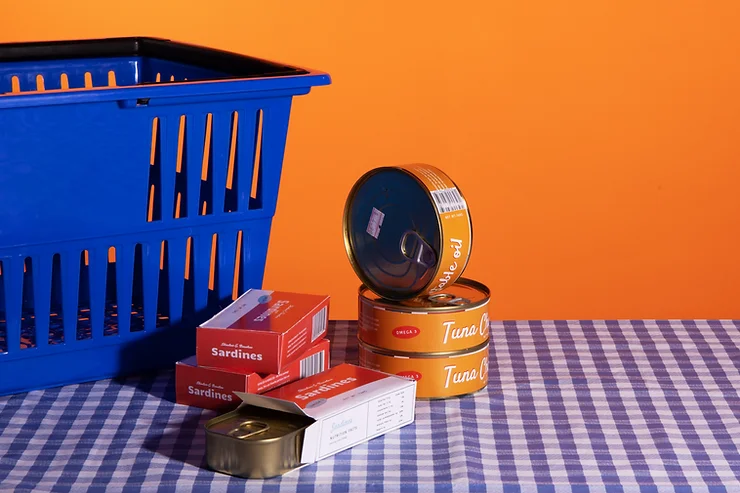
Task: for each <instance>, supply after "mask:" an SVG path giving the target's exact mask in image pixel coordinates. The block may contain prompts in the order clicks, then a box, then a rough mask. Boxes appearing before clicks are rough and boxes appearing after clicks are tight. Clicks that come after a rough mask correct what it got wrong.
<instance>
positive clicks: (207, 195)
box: [198, 113, 213, 216]
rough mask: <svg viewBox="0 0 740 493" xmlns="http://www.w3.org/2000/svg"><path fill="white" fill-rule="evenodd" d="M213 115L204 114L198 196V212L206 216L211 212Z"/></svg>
mask: <svg viewBox="0 0 740 493" xmlns="http://www.w3.org/2000/svg"><path fill="white" fill-rule="evenodd" d="M212 130H213V115H212V114H211V113H208V115H207V116H206V127H205V138H204V143H203V165H202V169H201V182H200V198H199V206H198V213H199V214H200V215H201V216H207V215H210V214H212V213H213V133H212Z"/></svg>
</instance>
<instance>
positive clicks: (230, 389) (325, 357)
mask: <svg viewBox="0 0 740 493" xmlns="http://www.w3.org/2000/svg"><path fill="white" fill-rule="evenodd" d="M329 344H330V343H329V339H322V340H321V341H319V342H318V343H317V344H316V345H315V346H312V347H310V348H309V349H308V350H307V351H306V352H304V353H303V354H301V356H300V358H298V359H297V360H295V361H294V362H293V363H291V364H290V365H288V367H287V368H286V369H285V371H283V372H281V373H276V374H272V375H260V374H257V373H241V372H239V371H238V370H231V369H225V368H210V367H207V366H197V365H196V361H195V356H191V357H190V358H187V359H184V360H182V361H179V362H178V363H177V365H175V387H176V391H175V394H176V401H177V403H178V404H184V405H186V406H195V407H200V408H203V409H212V410H214V411H226V410H231V409H234V408H236V407H237V405H238V404H239V403H240V402H241V401H240V400H239V398H238V397H237V396H236V395H235V394H234V392H244V393H249V394H261V393H264V392H267V391H269V390H272V389H274V388H276V387H279V386H281V385H284V384H287V383H290V382H293V381H295V380H298V379H301V378H306V377H310V376H311V375H315V374H316V373H320V372H322V371H325V370H327V369H329V359H330V358H329Z"/></svg>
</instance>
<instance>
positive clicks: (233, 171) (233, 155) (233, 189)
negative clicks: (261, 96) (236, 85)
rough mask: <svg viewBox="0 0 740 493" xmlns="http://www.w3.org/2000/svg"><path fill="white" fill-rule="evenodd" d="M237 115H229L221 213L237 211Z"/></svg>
mask: <svg viewBox="0 0 740 493" xmlns="http://www.w3.org/2000/svg"><path fill="white" fill-rule="evenodd" d="M239 125H240V122H239V113H238V112H236V111H235V112H234V113H232V115H231V133H230V135H229V142H230V143H229V166H228V168H227V170H226V190H225V191H224V193H225V196H224V206H223V211H224V212H226V213H228V212H236V211H238V210H239V186H238V185H239V160H238V159H237V151H238V143H239Z"/></svg>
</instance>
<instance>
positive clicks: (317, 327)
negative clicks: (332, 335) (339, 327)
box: [311, 307, 328, 342]
mask: <svg viewBox="0 0 740 493" xmlns="http://www.w3.org/2000/svg"><path fill="white" fill-rule="evenodd" d="M327 314H328V310H327V309H326V307H324V308H322V309H321V310H320V311H319V313H317V314H316V315H314V316H313V327H312V328H311V342H313V341H315V340H316V339H318V338H319V336H320V335H321V334H323V333H324V331H325V330H326V322H327V320H326V317H327Z"/></svg>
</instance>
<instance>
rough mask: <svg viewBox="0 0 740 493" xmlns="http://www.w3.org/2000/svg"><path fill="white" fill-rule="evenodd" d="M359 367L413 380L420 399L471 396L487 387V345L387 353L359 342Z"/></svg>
mask: <svg viewBox="0 0 740 493" xmlns="http://www.w3.org/2000/svg"><path fill="white" fill-rule="evenodd" d="M359 349H360V351H359V359H360V366H363V367H365V368H370V369H373V370H379V371H382V372H385V373H390V374H393V375H398V376H401V377H404V378H408V379H412V380H416V397H417V398H419V399H446V398H448V397H459V396H464V395H468V394H472V393H475V392H478V391H479V390H482V389H484V388H485V387H486V385H488V342H485V343H483V344H482V345H480V346H478V347H476V348H473V349H471V350H469V351H458V352H454V353H447V354H444V353H437V354H432V353H427V354H418V353H417V354H414V353H390V352H388V351H383V350H382V349H379V348H376V347H372V346H368V345H367V344H365V343H363V342H362V341H360V344H359Z"/></svg>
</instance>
